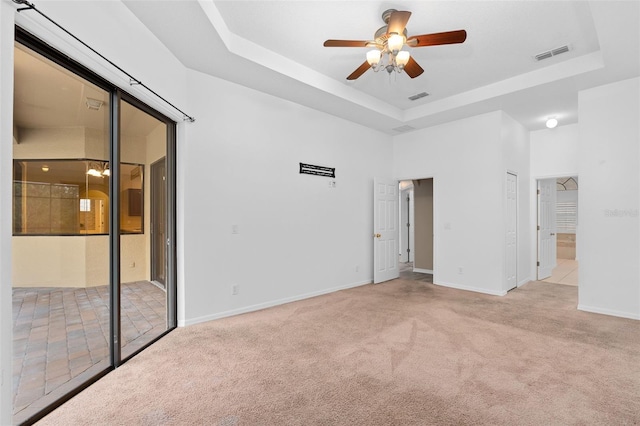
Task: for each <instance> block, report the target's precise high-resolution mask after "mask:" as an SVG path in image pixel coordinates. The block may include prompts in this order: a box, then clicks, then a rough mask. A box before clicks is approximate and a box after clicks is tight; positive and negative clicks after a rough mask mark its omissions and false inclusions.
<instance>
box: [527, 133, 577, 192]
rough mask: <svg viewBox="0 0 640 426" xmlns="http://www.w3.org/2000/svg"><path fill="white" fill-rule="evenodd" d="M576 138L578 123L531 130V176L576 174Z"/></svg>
mask: <svg viewBox="0 0 640 426" xmlns="http://www.w3.org/2000/svg"><path fill="white" fill-rule="evenodd" d="M578 140H579V125H578V124H568V125H566V126H558V127H556V128H555V129H543V130H536V131H533V132H531V177H532V178H533V179H540V178H545V177H562V176H576V175H577V174H578V147H579V143H578Z"/></svg>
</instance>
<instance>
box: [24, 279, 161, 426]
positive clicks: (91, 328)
mask: <svg viewBox="0 0 640 426" xmlns="http://www.w3.org/2000/svg"><path fill="white" fill-rule="evenodd" d="M121 295H122V297H121V324H122V326H121V333H122V356H123V357H126V356H127V355H129V354H131V353H133V352H134V351H135V350H137V349H138V348H140V347H141V346H142V345H144V344H145V343H147V342H148V341H150V340H151V339H153V338H155V337H157V336H158V335H159V334H161V333H162V332H163V331H165V330H166V293H165V291H164V290H162V289H160V288H158V287H156V286H155V285H153V284H151V283H150V282H148V281H137V282H133V283H127V284H122V287H121ZM108 341H109V290H108V287H106V286H100V287H89V288H59V287H56V288H14V289H13V395H14V399H13V412H14V416H15V418H14V421H15V420H19V419H20V418H22V419H26V418H28V417H29V416H31V415H33V414H35V412H37V411H39V410H40V409H42V408H44V407H45V406H46V405H48V404H50V403H51V402H53V401H54V400H55V399H57V398H59V397H60V396H62V395H63V394H64V392H67V391H68V390H70V389H72V388H73V387H75V386H77V385H79V384H81V383H82V382H83V381H85V380H86V379H88V378H89V377H87V376H91V375H93V374H95V373H97V372H99V371H100V370H103V369H104V368H106V367H107V366H108V365H109V346H108V343H107V342H108ZM94 370H95V371H94ZM61 391H63V392H61ZM18 423H19V422H18Z"/></svg>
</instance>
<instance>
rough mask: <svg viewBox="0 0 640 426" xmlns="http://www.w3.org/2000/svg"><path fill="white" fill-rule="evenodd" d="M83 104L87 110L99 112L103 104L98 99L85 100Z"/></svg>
mask: <svg viewBox="0 0 640 426" xmlns="http://www.w3.org/2000/svg"><path fill="white" fill-rule="evenodd" d="M85 104H86V105H87V108H89V109H92V110H94V111H99V110H100V108H101V107H102V105H104V102H103V101H101V100H99V99H93V98H87V100H86V101H85Z"/></svg>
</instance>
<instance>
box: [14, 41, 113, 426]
mask: <svg viewBox="0 0 640 426" xmlns="http://www.w3.org/2000/svg"><path fill="white" fill-rule="evenodd" d="M14 57H15V80H14V81H15V100H14V105H15V106H14V129H15V132H14V143H13V158H14V161H13V164H14V172H13V238H12V239H13V241H12V247H13V249H12V262H13V281H12V286H13V347H14V371H13V389H14V399H13V412H14V422H15V423H21V422H23V421H24V420H26V419H28V418H30V417H31V416H33V415H34V414H35V413H37V412H38V411H39V410H41V409H42V408H43V407H45V406H47V405H48V404H51V403H53V402H54V401H56V400H57V399H59V398H61V397H62V396H64V395H65V394H66V393H68V392H69V391H70V390H72V389H74V388H75V387H77V386H79V385H80V384H82V383H84V382H86V381H87V380H89V379H90V378H92V377H93V376H95V375H96V374H98V373H100V372H102V371H104V370H105V369H107V368H108V367H109V365H110V359H109V354H110V342H111V338H110V325H109V319H110V310H111V307H110V303H109V301H110V299H109V229H108V223H109V218H108V214H109V207H108V206H109V199H110V193H111V191H110V183H109V162H108V161H109V145H110V144H109V140H110V135H109V107H110V105H109V92H108V91H107V90H105V88H103V87H100V86H98V85H97V84H95V83H94V82H91V81H89V80H87V79H86V78H83V77H81V76H79V75H78V74H75V73H72V72H70V71H68V70H67V69H65V68H63V67H61V66H60V65H58V64H56V63H55V62H53V61H51V60H49V59H48V58H46V57H44V56H42V55H40V54H38V53H36V52H35V51H33V50H31V49H29V48H27V47H26V46H24V45H22V44H16V46H15V50H14Z"/></svg>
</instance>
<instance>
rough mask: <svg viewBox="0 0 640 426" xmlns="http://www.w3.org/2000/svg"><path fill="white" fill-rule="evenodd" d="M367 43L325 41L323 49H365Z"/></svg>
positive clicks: (366, 41)
mask: <svg viewBox="0 0 640 426" xmlns="http://www.w3.org/2000/svg"><path fill="white" fill-rule="evenodd" d="M369 43H371V41H368V40H327V41H325V42H324V47H367V46H368V45H369ZM374 43H375V42H374Z"/></svg>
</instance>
